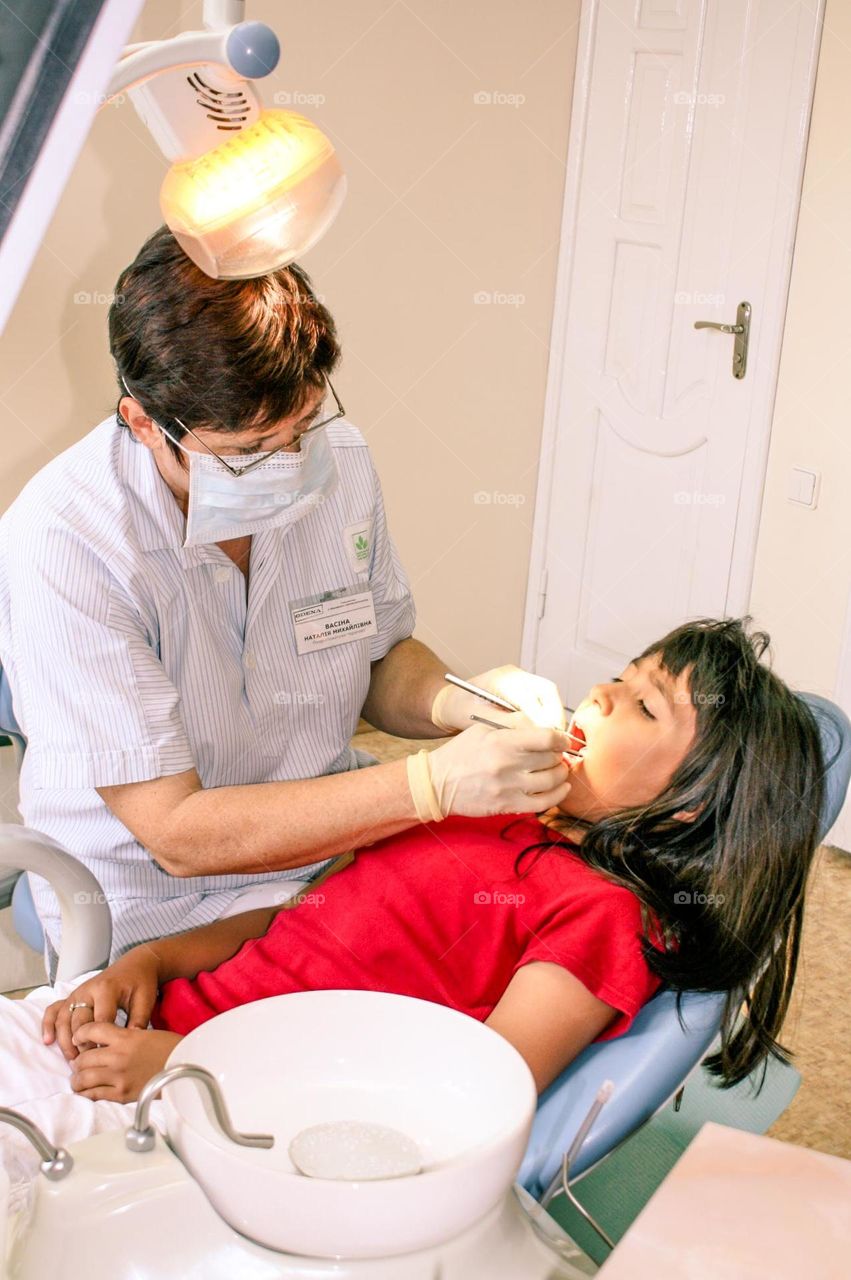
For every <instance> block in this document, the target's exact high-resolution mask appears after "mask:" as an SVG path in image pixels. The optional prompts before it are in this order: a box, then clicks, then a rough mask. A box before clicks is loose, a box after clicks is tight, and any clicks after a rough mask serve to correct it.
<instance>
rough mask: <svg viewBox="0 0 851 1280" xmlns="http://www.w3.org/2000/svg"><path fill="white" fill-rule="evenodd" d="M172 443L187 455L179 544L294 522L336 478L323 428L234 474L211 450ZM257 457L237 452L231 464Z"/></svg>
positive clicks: (216, 539)
mask: <svg viewBox="0 0 851 1280" xmlns="http://www.w3.org/2000/svg"><path fill="white" fill-rule="evenodd" d="M160 430H161V431H162V430H163V429H162V427H160ZM163 435H168V432H166V431H163ZM169 439H172V437H171V436H169ZM174 443H175V444H176V445H177V446H178V448H181V449H183V452H184V453H185V454H186V455H187V456H188V458H189V508H188V511H187V515H186V539H185V541H184V543H183V545H184V546H185V547H197V546H204V545H207V544H208V543H213V542H227V541H228V540H229V539H230V538H244V537H247V536H248V535H250V534H255V533H263V532H264V531H265V530H266V529H282V528H284V527H285V526H286V525H291V524H295V522H296V521H297V520H300V519H301V518H302V516H306V515H307V513H308V512H309V511H312V510H313V508H314V507H316V506H320V505H321V504H322V503H323V502H324V501H325V499H326V498H328V497H329V495H330V494H331V493H332V492H333V491H334V489H336V487H337V483H338V480H339V472H338V470H337V462H336V459H335V458H334V451H333V449H332V448H331V445H330V444H329V442H328V433H327V431H325V430H321V431H317V433H316V435H311V436H308V437H307V439H304V440H302V442H301V447H300V450H299V452H298V453H276V454H274V456H272V457H269V458H267V459H266V461H265V462H259V465H257V466H256V467H254V469H253V470H252V471H248V472H246V473H245V474H244V475H236V476H235V475H231V473H230V472H229V471H227V470H226V469H225V468H224V467H223V466H222V464H221V463H220V462H219V460H218V459H217V458H214V457H213V455H212V454H209V453H196V452H195V451H194V450H190V449H186V448H185V447H184V446H183V445H181V443H180V441H179V440H174ZM261 458H266V454H265V453H256V454H251V455H250V456H247V455H244V454H241V455H239V457H238V458H234V463H237V462H238V463H239V465H240V466H248V465H249V464H250V463H252V462H257V461H258V459H261Z"/></svg>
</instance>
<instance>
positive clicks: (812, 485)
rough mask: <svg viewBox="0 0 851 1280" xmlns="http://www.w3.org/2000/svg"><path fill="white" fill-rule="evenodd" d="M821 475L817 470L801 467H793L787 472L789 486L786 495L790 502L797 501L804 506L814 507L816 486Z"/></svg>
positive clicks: (816, 497) (816, 496)
mask: <svg viewBox="0 0 851 1280" xmlns="http://www.w3.org/2000/svg"><path fill="white" fill-rule="evenodd" d="M820 479H821V475H820V473H819V472H818V471H807V470H806V469H805V468H803V467H793V468H792V470H791V472H790V473H789V487H788V489H787V490H786V497H787V498H788V499H789V501H790V502H799V503H800V504H801V506H804V507H814V506H815V505H816V503H817V502H818V488H819V480H820Z"/></svg>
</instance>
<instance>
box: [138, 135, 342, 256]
mask: <svg viewBox="0 0 851 1280" xmlns="http://www.w3.org/2000/svg"><path fill="white" fill-rule="evenodd" d="M345 194H346V179H345V175H344V174H343V171H342V169H341V167H340V163H339V161H338V159H337V155H336V152H335V151H334V148H333V146H332V145H331V143H330V141H329V140H328V138H326V136H325V134H324V133H323V132H322V131H321V129H318V128H317V127H316V125H314V124H312V123H311V122H310V121H309V120H306V119H305V118H304V116H300V115H297V114H296V113H295V112H291V111H278V110H264V111H263V112H262V113H261V115H260V118H259V119H258V120H256V121H255V122H254V123H253V124H251V125H249V126H248V127H247V128H245V129H242V130H240V131H239V132H238V133H235V134H234V135H233V136H232V137H230V138H228V139H227V141H225V142H223V143H220V144H219V145H218V146H217V147H214V148H213V149H212V150H211V151H207V152H205V153H204V154H203V155H200V156H197V157H196V158H195V159H192V160H185V161H181V162H179V163H177V164H174V165H172V167H171V169H169V171H168V173H167V174H166V177H165V180H164V182H163V185H162V188H161V190H160V208H161V210H162V215H163V220H164V221H165V223H166V225H167V226H168V227H169V228H170V229H171V231H172V233H173V234H174V236H175V239H176V240H177V241H178V243H179V244H180V246H181V248H182V249H183V251H184V252H185V253H186V254H187V255H188V256H189V257H190V258H191V259H192V261H193V262H194V263H196V265H197V266H199V267H200V268H201V270H202V271H204V272H205V273H206V274H207V275H208V276H212V277H213V278H215V279H219V278H224V279H235V280H244V279H248V278H249V277H251V276H261V275H265V274H266V273H267V272H269V271H274V270H275V269H276V268H277V267H282V266H285V265H286V264H287V263H288V262H293V261H294V260H295V259H296V258H298V257H300V256H301V255H302V254H303V253H305V252H306V251H307V250H308V249H310V248H311V246H312V245H314V244H315V243H316V242H317V240H319V239H320V238H321V237H322V236H323V235H324V234H325V232H326V231H327V230H328V228H329V226H330V225H331V223H332V222H333V221H334V218H335V217H336V216H337V213H338V211H339V209H340V205H341V204H342V202H343V199H344V197H345Z"/></svg>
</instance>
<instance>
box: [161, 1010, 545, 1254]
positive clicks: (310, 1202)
mask: <svg viewBox="0 0 851 1280" xmlns="http://www.w3.org/2000/svg"><path fill="white" fill-rule="evenodd" d="M189 1062H191V1063H196V1064H198V1065H199V1066H202V1067H206V1068H207V1070H208V1071H211V1072H212V1073H213V1075H214V1076H215V1077H216V1078H217V1080H218V1081H219V1084H220V1085H221V1088H222V1093H223V1095H224V1098H225V1102H226V1104H227V1107H228V1110H229V1112H230V1117H231V1121H232V1123H233V1125H234V1127H235V1128H236V1129H237V1130H239V1131H240V1132H243V1133H246V1132H247V1133H269V1134H272V1135H273V1136H274V1139H275V1143H274V1146H273V1147H272V1148H271V1149H269V1150H263V1149H260V1148H252V1147H241V1146H238V1145H236V1144H234V1143H232V1142H230V1141H228V1139H227V1138H225V1137H224V1136H223V1135H222V1134H221V1133H220V1132H219V1130H218V1128H217V1126H216V1123H215V1120H214V1118H213V1112H212V1107H211V1104H210V1102H209V1099H208V1096H207V1093H206V1091H202V1090H200V1089H199V1088H198V1087H197V1085H196V1084H195V1083H193V1082H192V1081H191V1080H178V1081H176V1082H175V1083H174V1084H172V1085H170V1086H169V1087H168V1088H167V1089H166V1090H165V1091H164V1093H163V1101H164V1104H165V1108H164V1109H165V1113H166V1122H167V1126H168V1135H169V1141H170V1143H171V1145H172V1146H173V1148H174V1150H175V1151H176V1152H177V1154H178V1155H179V1156H180V1158H181V1160H182V1161H183V1163H184V1164H185V1165H186V1167H187V1168H188V1169H189V1170H190V1171H191V1173H192V1174H193V1176H194V1177H195V1178H196V1180H197V1181H198V1183H199V1184H200V1185H201V1187H202V1188H203V1190H204V1191H205V1193H206V1195H207V1197H208V1198H209V1200H210V1201H211V1203H212V1204H213V1206H214V1208H215V1209H216V1210H217V1211H218V1212H219V1214H221V1216H222V1217H223V1218H224V1219H225V1221H226V1222H228V1223H229V1224H230V1225H231V1226H232V1227H234V1228H235V1229H236V1230H237V1231H239V1232H241V1233H242V1234H243V1235H246V1236H248V1237H249V1238H250V1239H252V1240H255V1241H257V1243H259V1244H262V1245H265V1246H266V1247H268V1248H272V1249H278V1250H282V1251H284V1252H291V1253H297V1254H307V1255H309V1256H314V1257H322V1258H378V1257H386V1256H390V1255H393V1254H399V1253H407V1252H410V1251H413V1250H415V1249H423V1248H427V1247H428V1246H431V1245H435V1244H439V1243H441V1242H442V1241H444V1240H448V1239H451V1238H452V1237H453V1236H455V1235H458V1234H460V1233H461V1232H462V1231H464V1230H465V1229H466V1228H467V1227H469V1226H470V1225H472V1224H473V1223H474V1222H476V1221H478V1220H479V1219H480V1218H481V1217H482V1216H483V1215H484V1214H485V1213H487V1212H488V1211H489V1210H490V1209H491V1208H492V1207H493V1206H494V1205H495V1204H496V1203H497V1202H498V1201H499V1200H500V1198H501V1197H502V1196H503V1195H504V1194H505V1192H506V1190H507V1189H508V1188H509V1187H510V1185H511V1183H512V1182H513V1180H514V1177H515V1174H516V1173H517V1170H518V1169H519V1167H520V1163H521V1161H522V1159H523V1155H524V1152H525V1150H526V1144H527V1142H528V1138H529V1131H530V1129H531V1125H532V1120H533V1118H534V1114H535V1106H536V1102H537V1094H536V1090H535V1083H534V1080H533V1078H532V1073H531V1072H530V1071H529V1068H528V1067H527V1065H526V1063H525V1061H524V1060H523V1058H522V1057H521V1055H520V1054H519V1053H518V1052H517V1050H516V1049H514V1048H513V1047H512V1046H511V1045H510V1044H509V1043H508V1041H507V1040H504V1039H503V1037H502V1036H500V1035H499V1034H498V1033H497V1032H495V1031H492V1030H491V1029H490V1028H489V1027H486V1026H484V1024H483V1023H481V1022H477V1021H476V1020H475V1019H474V1018H470V1017H468V1016H467V1015H466V1014H463V1013H458V1012H457V1011H456V1010H454V1009H447V1008H445V1007H444V1006H443V1005H438V1004H432V1003H431V1002H430V1001H426V1000H416V999H412V998H411V997H409V996H398V995H389V994H385V993H383V992H374V991H305V992H298V993H295V994H292V995H284V996H274V997H272V998H271V999H268V1000H258V1001H256V1002H255V1003H253V1004H248V1005H243V1006H242V1007H241V1008H238V1009H232V1010H230V1011H229V1012H227V1013H224V1014H220V1015H219V1016H218V1017H216V1018H213V1019H212V1020H211V1021H209V1022H206V1023H204V1024H203V1025H202V1026H200V1027H197V1028H196V1029H195V1030H194V1031H192V1032H191V1033H190V1034H189V1035H188V1036H186V1037H185V1038H184V1039H183V1040H182V1041H181V1043H180V1044H179V1045H177V1046H176V1048H175V1050H174V1052H173V1053H172V1054H171V1057H170V1058H169V1061H168V1064H167V1065H168V1066H175V1065H177V1064H178V1063H189ZM335 1120H355V1121H366V1122H372V1123H376V1124H381V1125H388V1126H390V1127H391V1128H395V1129H398V1130H401V1132H402V1133H404V1134H407V1135H408V1136H409V1137H410V1138H412V1139H413V1140H414V1141H415V1142H416V1143H417V1144H418V1146H419V1148H420V1150H421V1152H422V1154H423V1163H424V1165H425V1168H424V1169H423V1171H422V1172H421V1173H418V1174H415V1175H412V1176H409V1177H400V1178H391V1179H381V1180H376V1181H365V1180H364V1181H357V1182H354V1181H353V1182H344V1181H332V1180H330V1179H321V1178H309V1177H306V1176H304V1175H303V1174H301V1173H299V1172H298V1170H297V1169H296V1168H295V1166H294V1165H293V1164H292V1162H291V1161H290V1158H289V1155H288V1153H287V1148H288V1147H289V1144H290V1141H291V1139H292V1138H293V1137H294V1136H295V1135H296V1134H297V1133H298V1132H300V1131H301V1130H302V1129H305V1128H307V1127H308V1126H310V1125H315V1124H322V1123H326V1122H329V1121H335ZM432 1166H434V1167H432Z"/></svg>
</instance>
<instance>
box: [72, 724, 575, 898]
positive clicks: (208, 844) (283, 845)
mask: <svg viewBox="0 0 851 1280" xmlns="http://www.w3.org/2000/svg"><path fill="white" fill-rule="evenodd" d="M566 746H567V738H566V737H565V735H564V734H561V733H558V732H556V731H555V730H553V729H536V728H526V727H518V728H514V729H512V730H511V731H510V732H504V731H497V730H496V729H487V728H485V727H484V726H482V725H473V726H472V727H471V728H469V729H467V730H466V731H465V732H464V733H461V734H458V735H457V737H454V738H449V739H448V740H447V741H445V742H444V743H443V745H442V746H439V747H437V748H436V749H435V750H434V751H433V752H432V754H431V756H430V757H429V765H430V767H431V773H432V778H433V781H434V786H435V789H436V791H437V793H438V795H439V796H440V797H442V798H443V799H444V804H443V809H442V813H443V816H444V817H445V816H447V815H448V814H450V813H452V814H464V815H466V816H470V817H479V816H484V815H488V814H498V813H543V812H545V811H546V810H547V809H550V808H552V807H553V805H557V804H559V803H560V802H561V801H562V800H563V799H564V797H565V796H566V795H567V792H568V790H569V786H570V784H569V782H568V771H567V768H566V766H565V764H564V761H563V759H562V752H563V751H564V749H565V748H566ZM97 790H98V794H99V795H100V796H101V798H102V799H103V800H104V801H105V803H106V804H107V805H108V806H109V808H110V809H111V810H112V812H113V813H114V814H115V816H116V817H117V818H118V819H119V821H120V822H123V823H124V825H125V827H127V829H128V830H129V831H131V832H132V833H133V835H134V836H135V837H136V839H137V840H138V841H139V843H140V844H142V845H143V846H144V848H145V849H147V850H148V852H149V853H150V854H151V856H152V857H153V858H154V860H155V861H156V862H157V863H158V864H159V865H160V866H161V867H162V868H163V869H164V870H165V871H168V872H169V873H170V874H171V875H175V876H196V875H225V874H255V873H258V872H265V871H282V870H284V869H286V868H289V867H301V866H305V865H306V864H308V863H312V862H318V861H319V860H320V859H323V858H330V857H333V856H334V855H335V854H338V853H345V852H346V851H347V850H349V849H358V848H361V847H362V846H363V845H367V844H373V843H374V842H375V841H376V840H379V839H383V838H384V837H385V836H390V835H394V834H395V833H396V832H398V831H404V830H405V829H406V828H408V827H412V826H415V825H416V824H417V822H418V821H419V820H420V819H419V818H418V815H417V810H416V807H415V804H414V800H413V797H412V794H411V789H410V785H409V782H408V767H407V762H406V761H405V760H394V761H392V762H390V763H388V764H380V765H374V766H373V767H372V768H369V769H355V770H352V771H350V772H346V773H335V774H329V775H326V776H323V777H320V778H304V779H299V780H296V781H292V782H259V783H249V784H246V785H243V786H235V787H211V788H205V787H203V786H202V784H201V780H200V778H199V777H198V774H197V772H196V771H195V770H194V769H189V770H186V771H185V772H183V773H178V774H171V775H168V776H165V777H161V778H153V779H151V780H150V781H148V782H130V783H124V784H121V785H118V786H112V787H98V789H97Z"/></svg>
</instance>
